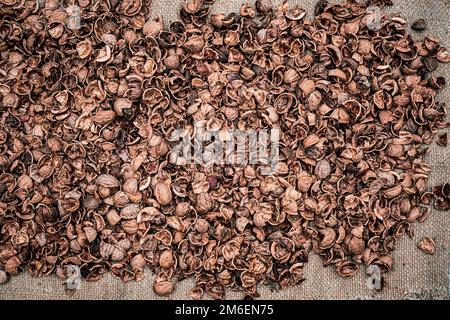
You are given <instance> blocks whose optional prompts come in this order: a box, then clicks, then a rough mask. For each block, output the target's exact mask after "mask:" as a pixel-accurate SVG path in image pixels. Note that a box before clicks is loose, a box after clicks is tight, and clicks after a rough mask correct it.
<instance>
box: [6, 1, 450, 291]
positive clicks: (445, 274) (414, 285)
mask: <svg viewBox="0 0 450 320" xmlns="http://www.w3.org/2000/svg"><path fill="white" fill-rule="evenodd" d="M244 1H245V0H218V1H216V2H215V4H214V5H213V6H212V12H225V13H229V12H233V11H234V12H238V11H239V8H240V5H241V4H242V3H243V2H244ZM251 2H253V0H252V1H251ZM272 3H275V4H276V3H279V0H272ZM290 3H291V4H299V5H300V6H302V7H303V8H304V9H306V10H307V12H308V14H309V15H310V16H311V15H312V13H313V12H314V11H313V10H314V5H315V3H316V0H290ZM180 5H181V0H153V4H152V15H153V16H157V15H162V16H163V18H164V21H165V25H166V26H167V25H168V22H170V21H174V20H177V17H178V10H179V8H180ZM383 10H385V11H386V12H389V13H401V14H402V16H403V17H404V18H406V19H407V21H408V24H409V26H410V25H411V23H412V22H414V21H415V20H417V19H419V18H423V19H425V20H426V22H427V25H428V27H427V30H425V31H424V32H421V33H414V32H412V31H410V32H412V34H413V36H414V37H415V38H418V39H420V38H423V37H424V36H425V35H432V36H434V37H436V38H438V39H439V40H441V42H442V43H443V44H444V45H445V46H446V47H450V1H449V0H394V6H393V7H387V8H385V9H383ZM436 74H439V75H443V76H445V77H446V80H447V88H446V89H445V90H443V91H442V92H441V93H440V94H439V97H438V98H439V100H440V101H446V102H447V103H448V104H450V101H449V100H450V99H449V98H450V89H449V86H450V64H447V65H440V66H439V69H438V70H437V71H436ZM447 107H448V108H449V113H450V106H447ZM447 131H448V133H449V134H450V130H447ZM429 151H430V152H429V154H428V156H427V161H428V163H430V164H431V165H432V172H431V175H430V181H429V183H430V186H431V185H436V184H443V183H445V182H449V181H450V161H449V159H450V146H448V147H446V148H445V147H439V146H437V145H436V144H435V143H434V144H433V145H432V146H431V148H430V150H429ZM414 227H415V237H414V239H409V238H408V237H407V236H403V237H402V238H400V239H399V241H398V242H397V245H396V250H395V251H394V258H395V266H394V270H393V271H392V272H391V273H390V274H388V275H386V276H385V277H384V280H385V281H384V288H383V289H382V290H381V292H375V291H374V290H371V289H369V288H368V287H367V285H366V281H367V277H366V274H365V270H364V269H365V268H361V269H360V271H359V272H358V274H357V275H356V276H355V277H353V278H347V279H344V278H341V277H339V276H338V275H337V274H336V273H335V271H334V268H333V267H326V268H324V267H323V266H322V262H321V260H320V259H319V257H318V256H316V255H315V254H313V253H311V254H310V261H309V262H308V263H307V264H306V268H305V277H306V280H305V281H304V282H302V283H301V284H299V285H298V286H295V287H292V288H287V289H283V290H281V291H279V292H272V291H271V290H270V289H269V288H268V287H265V286H263V285H261V286H259V288H258V291H259V292H260V294H261V297H260V298H261V299H411V298H413V299H449V291H450V285H449V277H450V264H449V256H450V246H449V239H450V212H442V211H441V212H440V211H437V210H435V209H434V208H433V209H432V211H431V215H430V217H429V219H428V220H427V221H425V223H423V224H415V225H414ZM424 236H430V237H432V238H433V239H434V240H435V242H436V245H437V248H436V252H435V254H434V255H427V254H425V253H423V252H421V251H420V250H419V249H417V242H418V241H419V240H420V239H421V237H424ZM152 282H153V276H152V275H151V272H150V271H149V270H148V269H147V270H146V273H145V279H144V280H142V281H139V282H136V281H133V282H129V283H122V281H121V280H120V279H117V278H115V277H113V276H111V275H110V274H107V275H105V276H104V277H103V278H102V279H101V280H100V281H98V282H85V281H82V282H81V286H80V288H79V289H78V290H76V292H75V293H74V295H73V296H71V297H69V296H67V295H66V294H65V292H64V287H63V284H62V282H61V280H60V279H58V278H57V277H56V276H55V275H52V276H46V277H40V278H34V277H31V276H29V275H28V274H21V275H19V276H17V277H13V278H12V279H10V281H9V282H8V283H6V284H4V285H0V299H2V300H3V299H120V300H125V299H190V297H189V295H188V292H189V289H190V288H192V287H193V280H192V279H187V280H184V281H182V282H181V283H179V284H178V285H177V287H176V289H175V291H174V293H173V294H172V295H171V296H170V297H169V298H161V297H158V296H156V295H155V294H154V293H153V291H152ZM226 298H227V299H242V298H243V294H242V293H238V292H232V291H227V295H226Z"/></svg>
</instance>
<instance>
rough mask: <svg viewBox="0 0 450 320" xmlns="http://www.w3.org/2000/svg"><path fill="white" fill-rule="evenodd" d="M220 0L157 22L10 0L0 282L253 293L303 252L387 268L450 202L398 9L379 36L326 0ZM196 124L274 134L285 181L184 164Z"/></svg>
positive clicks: (282, 279)
mask: <svg viewBox="0 0 450 320" xmlns="http://www.w3.org/2000/svg"><path fill="white" fill-rule="evenodd" d="M212 2H213V1H211V0H187V1H185V2H184V4H183V6H182V9H181V12H180V18H181V21H175V22H172V23H171V24H170V25H169V26H164V25H163V21H162V19H161V18H157V19H151V18H150V9H149V8H150V0H123V1H115V0H100V1H92V0H78V1H77V0H67V1H58V0H46V1H44V2H36V1H29V0H20V1H19V0H0V16H1V20H0V283H3V282H6V281H7V280H8V278H9V277H10V276H13V275H17V274H18V273H20V272H21V271H27V272H29V273H30V274H32V275H48V274H51V273H56V274H57V275H58V276H59V277H61V278H62V279H65V278H66V277H67V275H66V266H68V265H76V266H79V268H80V271H81V275H82V277H83V279H85V280H89V281H93V280H97V279H99V278H100V277H101V276H102V275H103V274H104V273H106V272H111V273H112V274H113V275H115V276H117V277H119V278H121V279H122V280H123V281H129V280H140V279H142V278H143V276H144V269H145V267H150V269H151V270H152V272H154V273H155V274H156V279H155V282H154V285H153V290H154V291H155V293H157V294H159V295H168V294H170V293H172V292H173V290H174V289H175V287H176V284H177V281H180V280H182V279H184V278H187V277H194V278H195V287H194V288H193V289H192V290H191V295H192V297H193V298H195V299H200V298H201V297H202V296H203V295H204V294H205V293H206V294H208V295H209V296H211V297H213V298H216V299H220V298H224V297H225V288H232V289H236V290H241V291H243V292H245V294H246V295H248V296H252V297H255V296H258V293H257V286H258V284H261V283H266V284H270V285H277V286H280V287H286V286H291V285H295V284H297V283H299V282H300V281H302V280H304V277H303V268H304V265H305V263H307V261H308V255H309V253H310V252H311V251H313V252H315V253H317V254H319V255H320V256H321V258H322V259H323V262H324V265H325V266H326V265H333V266H334V267H335V269H336V272H337V273H338V274H339V275H340V276H344V277H348V276H352V275H354V274H355V273H356V272H357V271H358V269H359V268H360V266H361V265H365V266H369V265H377V266H379V267H380V268H381V270H382V271H383V272H387V271H389V270H390V269H391V268H392V266H393V264H394V259H393V258H392V251H393V250H394V248H395V242H396V239H397V238H398V237H399V236H401V235H402V234H404V233H406V234H407V235H409V236H412V235H413V227H412V223H413V222H415V221H419V222H423V221H424V220H425V219H426V218H427V216H428V214H429V212H430V208H429V207H428V206H426V205H427V204H430V203H432V201H433V198H434V197H438V198H439V201H438V202H437V206H438V207H439V208H441V209H448V208H449V203H450V202H449V201H450V200H449V199H450V198H449V196H450V195H449V190H448V189H449V188H448V185H446V186H443V187H441V189H439V190H440V191H436V190H435V192H434V193H432V192H428V180H427V179H428V174H429V172H430V167H429V165H427V164H426V163H425V162H424V161H423V155H424V153H425V151H426V148H424V145H427V144H430V143H431V142H432V140H433V138H434V136H435V134H436V133H437V131H438V130H439V129H442V128H445V127H447V126H448V122H447V120H446V116H447V111H446V106H445V104H444V103H441V102H439V101H437V100H436V92H437V91H438V90H439V89H442V88H443V86H444V85H445V80H444V78H442V77H436V76H432V75H430V72H431V71H433V70H435V69H436V67H437V64H438V63H439V62H449V61H450V54H449V51H447V50H446V49H445V48H443V47H441V46H440V44H439V42H438V41H437V40H436V39H434V38H432V37H425V38H424V39H423V40H413V39H412V38H411V36H410V35H408V33H407V31H406V30H407V22H406V21H405V20H404V19H402V18H400V17H387V16H385V15H382V16H381V21H380V26H379V28H375V29H374V28H369V27H368V26H370V24H369V23H368V21H373V18H374V17H373V16H371V15H372V14H374V13H371V12H370V11H368V10H367V7H366V4H361V2H364V1H348V2H345V3H340V4H329V3H328V2H327V1H323V0H322V1H320V2H319V3H318V5H317V7H316V10H315V17H314V19H309V18H307V17H306V16H305V11H304V10H303V9H301V8H299V7H296V6H294V7H293V6H289V4H288V3H286V2H285V3H282V4H281V5H280V6H278V7H276V8H274V7H272V4H271V2H270V0H256V1H255V5H252V4H243V5H242V7H241V8H240V12H239V13H233V14H230V15H224V14H212V15H210V14H209V11H210V5H211V4H212ZM387 2H389V1H372V5H378V6H380V7H381V6H383V5H384V3H387ZM73 6H78V7H79V9H80V10H79V12H80V14H81V16H80V21H79V22H80V26H79V28H74V27H73V25H70V24H68V23H66V22H67V20H68V19H69V18H70V17H72V15H73V14H74V13H73V12H75V11H70V10H66V9H67V8H69V7H70V8H73ZM194 121H197V122H204V123H206V124H207V126H208V128H213V130H222V129H225V128H227V129H240V130H245V129H254V130H258V129H271V128H276V129H279V130H280V131H281V142H280V143H281V150H280V151H281V152H280V154H281V156H280V163H279V165H278V166H277V171H276V173H275V174H273V175H271V176H262V175H261V174H260V171H259V167H258V165H244V166H230V165H228V166H215V167H213V168H209V167H208V168H207V167H203V166H199V165H186V166H178V165H174V164H173V163H171V161H170V154H171V153H170V150H171V147H172V146H173V144H174V143H175V142H174V141H172V140H171V139H170V137H171V133H172V132H173V131H174V130H175V129H177V128H183V127H184V128H185V127H187V126H189V125H192V123H193V122H194ZM439 192H440V193H439Z"/></svg>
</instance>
